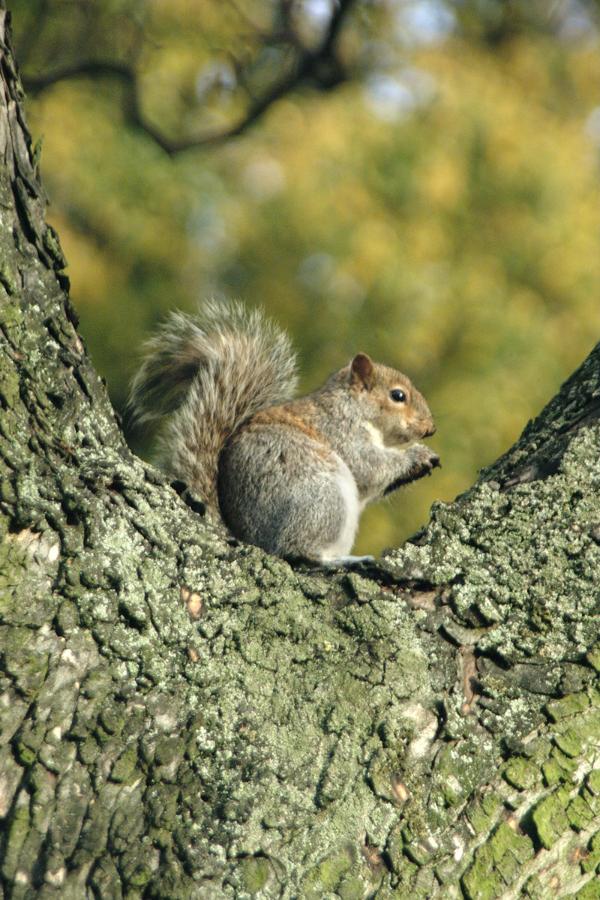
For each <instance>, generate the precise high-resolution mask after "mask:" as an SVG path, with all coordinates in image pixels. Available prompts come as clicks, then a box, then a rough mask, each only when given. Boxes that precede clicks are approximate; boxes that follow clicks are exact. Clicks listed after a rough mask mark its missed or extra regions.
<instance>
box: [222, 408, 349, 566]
mask: <svg viewBox="0 0 600 900" xmlns="http://www.w3.org/2000/svg"><path fill="white" fill-rule="evenodd" d="M219 501H220V506H221V512H222V513H223V518H224V519H225V522H226V524H227V525H228V526H229V528H230V530H231V531H232V532H233V534H234V535H235V536H236V537H238V538H241V540H243V541H247V542H248V543H250V544H257V545H258V546H259V547H262V548H263V549H265V550H267V551H268V552H269V553H274V554H276V555H277V556H282V557H285V558H288V559H289V558H296V559H307V560H311V561H313V562H315V563H317V564H319V565H323V564H327V565H339V564H340V562H341V560H343V559H344V558H346V557H347V556H348V554H349V553H350V551H351V550H352V544H353V542H354V536H355V534H356V529H357V526H358V518H359V515H360V502H359V498H358V491H357V487H356V482H355V481H354V477H353V475H352V473H351V472H350V470H349V469H348V467H347V465H346V464H345V463H344V462H343V460H342V459H341V458H340V457H339V456H338V455H337V454H336V453H334V452H333V451H332V450H329V449H327V450H324V448H323V445H322V444H320V443H318V442H316V441H314V440H312V439H311V438H310V437H309V436H307V435H306V434H304V433H303V432H301V431H300V430H296V429H292V428H285V429H283V428H281V427H277V426H276V425H268V424H261V425H260V427H258V426H254V427H252V426H250V427H248V428H245V429H242V430H241V431H240V432H239V433H238V434H237V435H236V436H235V438H234V439H233V440H232V441H231V442H230V443H229V444H228V446H227V447H226V448H225V450H224V452H223V453H222V455H221V462H220V471H219Z"/></svg>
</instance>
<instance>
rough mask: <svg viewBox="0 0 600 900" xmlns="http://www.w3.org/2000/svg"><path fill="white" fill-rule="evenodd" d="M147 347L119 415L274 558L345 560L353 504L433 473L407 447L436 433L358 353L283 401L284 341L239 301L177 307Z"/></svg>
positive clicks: (289, 385) (423, 450)
mask: <svg viewBox="0 0 600 900" xmlns="http://www.w3.org/2000/svg"><path fill="white" fill-rule="evenodd" d="M145 349H146V357H145V360H144V362H143V364H142V367H141V369H140V371H139V372H138V374H137V375H136V377H135V379H134V382H133V385H132V390H131V398H130V408H131V410H132V412H133V416H134V418H135V419H137V420H138V421H140V422H145V421H149V420H152V419H163V424H162V430H161V433H160V438H159V453H160V463H161V465H162V466H163V468H165V469H166V470H167V471H168V472H169V473H170V474H171V475H172V476H173V477H175V478H178V479H180V480H182V481H185V482H186V483H187V484H188V485H189V486H190V488H191V489H192V490H193V491H194V492H195V493H197V494H198V495H199V496H200V497H202V499H204V500H205V501H206V502H207V504H208V506H209V507H210V508H212V509H215V510H220V512H221V514H222V516H223V518H224V520H225V522H226V524H227V525H228V527H229V528H230V530H231V531H232V532H233V534H235V535H236V536H237V537H239V538H241V539H242V540H245V541H248V542H249V543H254V544H258V545H259V546H261V547H263V548H264V549H265V550H268V551H269V552H271V553H275V554H277V555H279V556H286V557H304V558H307V559H313V560H318V561H320V562H325V563H332V562H339V561H347V560H352V559H354V557H349V556H348V553H349V551H350V549H351V546H352V542H353V540H354V535H355V532H356V528H357V526H358V519H359V516H360V512H361V511H362V509H363V508H364V506H365V505H366V504H367V503H369V502H371V501H372V500H375V499H378V498H379V497H382V496H384V494H387V493H389V492H390V491H392V490H395V489H396V488H397V487H399V486H400V485H401V484H405V483H407V482H409V481H412V480H414V479H416V478H420V477H421V476H422V475H425V474H428V473H429V472H430V471H431V470H432V469H433V468H434V467H435V466H437V465H439V459H438V457H437V455H436V454H435V453H434V452H433V451H432V450H430V449H429V448H428V447H426V446H424V445H423V444H415V443H414V441H415V439H417V438H420V437H426V436H428V435H430V434H433V431H434V430H435V429H434V425H433V419H432V418H431V413H430V412H429V408H428V406H427V404H426V402H425V400H424V399H423V397H422V396H421V394H420V393H419V392H418V391H417V390H416V388H415V387H414V386H413V385H412V384H411V382H410V381H409V379H408V378H407V377H406V376H405V375H403V374H402V373H401V372H398V371H397V370H395V369H390V368H389V367H387V366H384V365H381V364H379V363H374V362H372V361H371V359H370V358H369V357H368V356H366V355H365V354H363V353H359V354H357V355H356V356H355V357H354V359H353V360H352V362H351V363H350V364H349V365H347V366H345V367H344V368H343V369H340V370H339V371H338V372H336V373H334V374H333V375H332V376H331V377H330V378H329V379H328V381H327V382H326V384H325V385H324V386H323V387H322V388H321V389H320V390H318V391H315V392H314V393H313V394H310V395H309V396H307V397H304V398H300V399H297V400H292V399H291V397H292V396H293V394H294V391H295V388H296V380H297V379H296V359H295V354H294V353H293V350H292V348H291V345H290V342H289V339H288V337H287V335H286V334H285V333H284V332H283V331H281V330H280V329H279V328H278V327H277V326H275V325H274V324H273V323H272V322H270V321H269V320H267V319H266V318H265V316H264V315H263V314H262V313H261V312H259V311H253V312H248V311H247V310H246V309H245V307H244V306H242V305H241V304H240V303H231V302H228V303H223V302H219V303H217V302H214V301H211V302H208V303H205V304H204V305H203V306H202V307H201V309H200V310H199V312H198V314H197V315H196V316H188V315H184V314H182V313H174V314H172V315H171V316H170V318H169V319H168V320H167V322H166V323H165V324H164V325H163V326H162V328H161V329H160V330H159V331H158V333H157V334H156V336H155V337H153V338H152V340H150V341H149V342H148V343H147V344H146V348H145ZM399 398H400V399H399Z"/></svg>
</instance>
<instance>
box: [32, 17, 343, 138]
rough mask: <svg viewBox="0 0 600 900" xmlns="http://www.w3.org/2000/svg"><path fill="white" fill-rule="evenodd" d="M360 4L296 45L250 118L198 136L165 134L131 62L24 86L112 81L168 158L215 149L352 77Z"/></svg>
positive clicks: (74, 69) (71, 71) (78, 67)
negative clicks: (351, 33)
mask: <svg viewBox="0 0 600 900" xmlns="http://www.w3.org/2000/svg"><path fill="white" fill-rule="evenodd" d="M354 3H355V0H338V3H337V5H336V7H335V10H334V13H333V15H332V17H331V21H330V23H329V26H328V28H327V30H326V32H325V34H324V36H323V39H322V41H321V42H320V44H319V46H318V47H317V48H316V49H310V48H303V47H300V45H299V43H298V42H294V44H293V49H294V52H295V54H296V57H297V58H296V60H295V63H294V65H293V67H292V70H291V71H290V72H288V73H285V74H283V75H282V76H280V77H279V78H278V79H277V80H276V81H275V82H274V83H273V84H271V85H270V86H269V87H268V88H267V89H266V90H265V91H264V93H263V94H262V95H261V96H259V97H256V98H255V99H254V100H253V101H252V102H251V103H250V105H249V107H248V109H247V110H246V112H245V114H244V115H243V116H242V117H241V118H239V119H238V120H237V121H234V122H232V123H230V124H229V125H226V126H225V127H223V128H215V129H207V130H205V131H203V132H201V133H199V134H196V135H192V136H188V137H183V138H176V137H172V136H170V135H168V134H165V132H164V131H162V129H160V128H158V127H157V126H156V125H155V124H154V123H153V122H152V121H151V120H150V119H149V118H148V117H147V116H146V114H145V113H144V110H143V103H142V97H141V92H140V87H139V75H138V72H137V71H136V69H135V68H133V67H132V66H129V65H127V64H126V63H123V62H119V61H111V60H87V61H83V62H79V63H76V64H74V65H70V66H63V67H62V68H57V69H55V70H54V71H52V72H47V73H43V74H40V75H37V76H35V75H33V76H32V75H24V76H23V85H24V87H25V90H26V91H27V92H28V93H29V94H34V95H35V94H40V93H41V92H42V91H44V90H47V89H48V88H50V87H52V86H53V85H55V84H57V83H58V82H60V81H69V80H72V79H76V78H97V77H113V78H115V77H116V78H118V79H119V80H120V81H121V82H122V83H123V86H124V89H125V92H124V97H123V112H124V115H125V120H126V122H127V124H129V125H131V126H133V127H134V128H137V129H139V130H140V131H142V132H143V133H144V134H146V135H147V136H148V137H150V138H152V140H153V141H154V142H155V143H156V144H158V146H159V147H160V148H161V149H162V150H164V152H165V153H167V154H168V155H169V156H176V155H177V154H179V153H182V152H184V151H186V150H192V149H197V148H201V147H209V146H215V145H217V144H220V143H223V142H224V141H227V140H229V139H230V138H233V137H238V136H239V135H241V134H243V133H244V132H245V131H247V130H248V129H249V128H250V127H251V126H252V125H254V124H255V123H256V122H257V121H258V120H259V119H260V118H261V117H262V116H263V115H264V114H265V113H266V112H267V110H268V109H269V108H270V107H271V106H272V105H273V104H274V103H276V102H277V100H280V99H281V98H282V97H284V96H286V95H288V94H291V93H293V92H294V91H296V90H298V89H300V88H302V87H304V86H307V85H310V86H312V87H316V88H317V89H319V90H323V91H328V90H331V89H332V88H334V87H336V86H337V85H339V84H341V83H342V82H343V81H345V80H347V79H348V77H349V73H348V70H347V68H346V67H345V66H344V64H343V63H342V61H341V60H340V57H339V53H338V41H339V37H340V34H341V31H342V27H343V23H344V21H345V19H346V18H347V16H348V13H349V12H350V10H351V8H352V6H353V5H354Z"/></svg>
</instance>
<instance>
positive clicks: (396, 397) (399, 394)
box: [390, 388, 406, 403]
mask: <svg viewBox="0 0 600 900" xmlns="http://www.w3.org/2000/svg"><path fill="white" fill-rule="evenodd" d="M390 397H391V398H392V400H393V401H394V403H404V402H405V400H406V394H405V393H404V391H401V390H400V388H394V390H393V391H390Z"/></svg>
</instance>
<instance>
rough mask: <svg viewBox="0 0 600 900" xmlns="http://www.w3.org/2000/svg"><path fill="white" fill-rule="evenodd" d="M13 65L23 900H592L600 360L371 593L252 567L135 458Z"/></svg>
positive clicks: (4, 461)
mask: <svg viewBox="0 0 600 900" xmlns="http://www.w3.org/2000/svg"><path fill="white" fill-rule="evenodd" d="M0 48H1V52H2V59H1V66H0V75H1V83H0V90H1V94H2V96H1V98H0V156H1V169H0V260H1V264H0V340H1V343H2V356H1V359H0V406H1V416H0V465H1V467H2V468H1V471H2V481H1V487H0V535H1V540H2V543H1V544H0V554H1V557H0V558H1V561H2V562H1V566H0V585H1V593H0V651H1V661H2V666H1V669H2V671H1V673H0V679H1V687H0V817H1V818H2V824H3V827H2V831H1V835H0V857H1V863H0V864H1V884H2V891H3V895H4V896H6V897H15V898H18V897H33V896H35V897H49V896H60V897H61V898H70V897H73V898H81V897H92V896H93V897H102V898H113V897H121V896H124V897H129V898H134V897H141V896H143V897H160V898H177V897H181V898H189V897H201V898H211V897H215V898H217V897H218V898H220V897H236V898H245V897H251V896H260V897H265V898H270V897H306V898H320V897H331V898H333V897H341V898H344V900H351V898H361V897H365V896H377V897H380V898H385V897H399V898H402V897H436V896H440V897H444V898H446V897H448V898H451V897H463V896H464V897H468V898H491V897H507V898H508V897H518V896H527V897H532V898H537V897H548V896H556V897H566V896H573V895H575V896H577V897H579V898H584V897H586V898H589V897H598V896H600V891H599V887H598V885H599V881H598V875H597V872H598V866H599V864H600V768H599V766H600V756H599V749H600V692H599V691H598V671H599V670H600V644H598V626H597V618H596V616H597V612H598V594H599V584H600V576H599V572H600V546H599V545H600V508H599V507H600V504H599V502H598V501H599V486H600V453H599V450H600V430H599V425H598V414H599V412H600V346H598V347H596V349H595V350H594V351H593V352H592V354H591V355H590V356H589V358H588V359H587V360H586V362H585V363H584V364H583V365H582V367H581V368H580V369H579V370H578V371H577V372H576V373H575V374H574V375H573V376H572V377H571V378H570V379H569V381H568V382H567V383H566V384H565V385H564V386H563V388H562V389H561V391H560V393H559V394H558V396H557V397H555V399H554V400H553V401H552V402H551V403H550V404H549V405H548V406H547V407H546V409H545V410H544V411H543V412H542V413H541V414H540V416H539V417H538V418H537V419H536V420H535V422H533V423H530V424H529V426H528V427H527V428H526V430H525V432H524V434H523V436H522V437H521V439H520V440H519V441H518V443H517V444H516V445H515V446H514V447H513V448H512V450H511V451H510V452H509V453H508V454H507V455H506V456H505V457H503V458H502V459H501V460H500V461H499V462H498V463H497V464H496V465H494V466H493V467H492V468H491V469H489V470H487V471H486V472H484V473H483V474H482V477H481V478H480V480H479V481H478V482H477V484H476V485H475V486H474V487H473V488H472V489H471V490H470V491H469V492H468V493H466V494H465V495H463V496H462V497H460V498H459V499H458V500H457V501H456V502H455V503H453V504H450V505H443V504H438V505H437V506H435V508H434V509H433V510H432V515H431V521H430V523H429V525H428V527H427V529H426V530H424V531H423V533H422V534H421V535H420V536H418V538H417V539H415V540H414V541H413V542H411V543H409V544H407V545H406V546H405V547H403V548H400V549H399V550H397V551H396V552H394V553H392V554H391V555H389V556H388V557H386V558H385V559H383V560H382V561H380V562H379V563H378V564H377V565H376V566H373V567H372V568H371V569H369V570H368V571H363V572H361V573H360V574H357V573H346V574H344V573H337V574H333V575H325V574H322V573H318V572H317V573H315V572H310V571H302V570H300V569H296V570H294V569H293V568H291V567H290V566H289V565H287V564H286V563H285V562H283V561H281V560H278V559H274V558H271V557H269V556H267V555H265V554H264V553H262V552H261V551H259V550H257V549H255V548H252V547H247V546H239V545H237V544H235V542H232V541H231V540H228V538H227V536H226V535H225V534H224V533H223V532H221V531H220V530H219V529H218V528H217V527H215V526H212V525H210V523H208V522H206V521H205V519H204V518H203V516H202V509H201V506H200V505H199V504H198V503H196V502H195V501H194V500H193V498H190V497H188V496H187V495H185V494H184V495H183V496H180V495H178V494H177V493H176V491H175V490H174V489H173V488H172V487H171V486H170V485H169V484H168V483H166V481H165V480H164V478H163V477H162V476H161V475H160V474H159V473H158V472H156V471H155V470H154V469H152V468H151V467H150V466H147V465H145V464H144V463H142V462H141V461H140V460H138V459H136V458H135V457H134V456H133V455H132V454H131V453H130V451H129V450H128V448H127V446H126V445H125V443H124V441H123V437H122V435H121V432H120V430H119V426H118V423H117V421H116V418H115V415H114V413H113V411H112V409H111V407H110V404H109V402H108V399H107V396H106V392H105V390H104V387H103V385H102V383H101V381H100V379H99V378H98V376H97V375H96V374H95V372H94V370H93V368H92V366H91V364H90V361H89V359H88V358H87V356H86V353H85V350H84V348H83V345H82V343H81V340H80V338H79V337H78V335H77V331H76V323H75V317H74V314H73V312H72V309H71V307H70V304H69V300H68V298H67V284H66V279H65V278H64V276H63V275H61V269H62V266H63V259H62V255H61V252H60V248H59V244H58V241H57V239H56V236H55V235H54V233H53V232H52V231H51V230H50V229H49V228H48V227H47V225H46V224H45V219H44V208H45V202H44V197H43V193H42V189H41V186H40V181H39V177H38V173H37V170H36V163H35V161H34V158H33V154H32V149H31V143H30V138H29V134H28V132H27V128H26V126H25V123H24V119H23V113H22V104H21V101H22V95H21V91H20V87H19V82H18V78H17V75H16V72H15V66H14V62H13V59H12V55H11V49H10V40H9V35H8V32H7V20H6V14H5V13H4V12H2V13H0Z"/></svg>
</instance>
